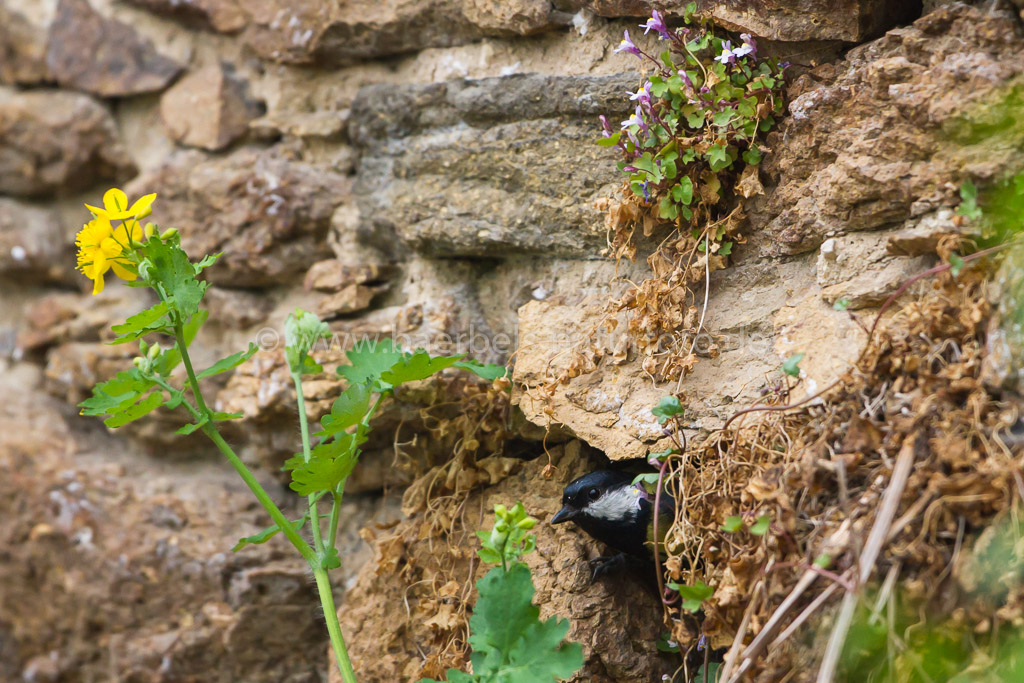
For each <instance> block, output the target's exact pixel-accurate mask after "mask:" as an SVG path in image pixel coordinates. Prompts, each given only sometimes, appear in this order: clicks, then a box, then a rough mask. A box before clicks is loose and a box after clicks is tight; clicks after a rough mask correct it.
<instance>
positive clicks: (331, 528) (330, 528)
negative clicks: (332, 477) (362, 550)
mask: <svg viewBox="0 0 1024 683" xmlns="http://www.w3.org/2000/svg"><path fill="white" fill-rule="evenodd" d="M342 486H344V484H342ZM343 493H344V491H332V492H331V496H333V497H334V504H333V505H331V521H330V523H329V524H328V525H327V538H328V539H329V540H330V543H331V547H332V548H333V547H335V546H336V545H337V544H338V516H339V515H340V513H341V496H342V495H343Z"/></svg>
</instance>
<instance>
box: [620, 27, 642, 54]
mask: <svg viewBox="0 0 1024 683" xmlns="http://www.w3.org/2000/svg"><path fill="white" fill-rule="evenodd" d="M622 36H623V38H622V42H621V43H619V46H618V47H617V48H615V52H628V53H629V54H631V55H636V56H637V57H639V56H640V55H641V52H640V48H638V47H637V46H636V45H634V44H633V41H632V40H630V39H629V31H623V32H622Z"/></svg>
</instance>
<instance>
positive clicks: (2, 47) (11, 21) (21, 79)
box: [0, 4, 52, 85]
mask: <svg viewBox="0 0 1024 683" xmlns="http://www.w3.org/2000/svg"><path fill="white" fill-rule="evenodd" d="M50 80H52V78H51V77H50V70H49V69H48V68H47V66H46V38H45V36H44V35H43V34H42V32H41V31H40V30H39V29H37V28H36V27H35V26H34V25H32V23H31V22H29V21H28V20H27V19H26V18H25V17H24V16H23V15H22V14H20V13H18V12H15V11H14V10H11V9H9V8H8V7H6V6H5V5H4V4H0V84H2V85H39V84H41V83H46V82H48V81H50Z"/></svg>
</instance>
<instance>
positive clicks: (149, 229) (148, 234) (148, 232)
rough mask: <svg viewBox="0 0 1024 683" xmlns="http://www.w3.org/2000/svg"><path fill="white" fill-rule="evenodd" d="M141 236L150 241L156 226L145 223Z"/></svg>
mask: <svg viewBox="0 0 1024 683" xmlns="http://www.w3.org/2000/svg"><path fill="white" fill-rule="evenodd" d="M142 234H143V235H145V236H146V239H151V238H152V237H153V235H155V234H156V225H154V224H153V223H146V227H144V228H143V229H142Z"/></svg>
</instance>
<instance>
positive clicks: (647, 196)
mask: <svg viewBox="0 0 1024 683" xmlns="http://www.w3.org/2000/svg"><path fill="white" fill-rule="evenodd" d="M647 185H648V182H647V181H646V180H645V181H644V182H643V183H641V184H640V188H641V189H642V190H643V191H644V201H645V202H649V201H651V193H650V192H648V191H647Z"/></svg>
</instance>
